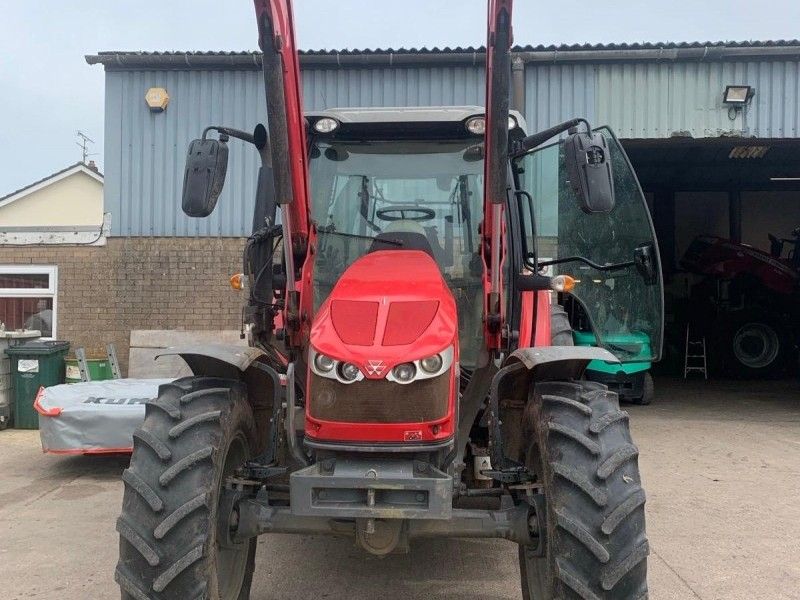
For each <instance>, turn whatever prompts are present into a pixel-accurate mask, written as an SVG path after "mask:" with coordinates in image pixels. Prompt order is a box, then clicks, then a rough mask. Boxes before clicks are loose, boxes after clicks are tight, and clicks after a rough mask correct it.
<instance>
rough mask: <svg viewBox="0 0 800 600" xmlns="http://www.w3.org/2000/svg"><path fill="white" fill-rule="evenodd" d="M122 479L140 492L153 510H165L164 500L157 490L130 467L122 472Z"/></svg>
mask: <svg viewBox="0 0 800 600" xmlns="http://www.w3.org/2000/svg"><path fill="white" fill-rule="evenodd" d="M122 481H124V482H125V483H127V484H128V485H129V486H130V487H131V488H132V489H133V490H134V491H135V492H136V493H137V494H139V495H140V496H141V497H142V498H143V499H144V501H145V502H147V504H148V505H149V506H150V509H151V510H152V511H153V512H161V511H162V510H164V502H163V500H161V498H160V497H159V495H158V494H157V493H156V491H155V490H154V489H153V488H151V487H150V486H149V485H148V484H147V482H146V481H145V480H144V479H142V478H141V477H139V475H137V474H136V472H134V471H133V470H131V469H130V468H128V469H125V470H124V471H123V472H122Z"/></svg>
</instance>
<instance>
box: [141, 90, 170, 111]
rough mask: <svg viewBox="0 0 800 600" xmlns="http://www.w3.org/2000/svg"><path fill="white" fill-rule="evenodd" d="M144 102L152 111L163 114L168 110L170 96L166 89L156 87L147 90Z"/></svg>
mask: <svg viewBox="0 0 800 600" xmlns="http://www.w3.org/2000/svg"><path fill="white" fill-rule="evenodd" d="M144 100H145V102H147V106H148V107H149V108H150V110H151V111H153V112H162V111H164V110H166V108H167V104H169V94H168V93H167V90H165V89H164V88H160V87H154V88H150V89H149V90H147V93H146V94H145V95H144Z"/></svg>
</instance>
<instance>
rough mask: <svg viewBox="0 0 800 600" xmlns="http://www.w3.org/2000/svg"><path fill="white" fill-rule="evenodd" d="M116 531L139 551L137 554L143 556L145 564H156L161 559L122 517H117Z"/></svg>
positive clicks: (154, 565) (153, 565)
mask: <svg viewBox="0 0 800 600" xmlns="http://www.w3.org/2000/svg"><path fill="white" fill-rule="evenodd" d="M117 533H119V534H120V536H122V537H123V538H125V539H126V540H127V542H128V543H129V544H130V545H131V546H133V547H134V548H136V549H137V550H138V551H139V554H141V555H142V556H144V559H145V560H146V561H147V564H149V565H150V566H151V567H156V566H158V563H159V562H160V561H161V559H160V558H159V556H158V553H157V552H156V551H155V549H154V548H152V547H151V546H150V544H148V543H147V540H145V539H144V538H143V537H142V536H141V535H139V534H138V533H137V532H136V530H135V529H134V528H133V526H132V525H130V524H129V523H128V522H127V521H125V519H123V518H122V517H120V518H118V519H117Z"/></svg>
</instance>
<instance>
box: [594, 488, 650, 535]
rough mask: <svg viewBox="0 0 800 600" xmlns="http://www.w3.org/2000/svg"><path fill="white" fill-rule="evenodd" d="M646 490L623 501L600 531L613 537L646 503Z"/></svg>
mask: <svg viewBox="0 0 800 600" xmlns="http://www.w3.org/2000/svg"><path fill="white" fill-rule="evenodd" d="M646 500H647V498H646V497H645V493H644V490H643V489H641V488H639V489H637V490H636V491H635V492H634V493H633V494H631V495H630V496H628V497H627V498H626V499H625V500H623V501H622V502H621V503H620V504H619V505H618V506H617V507H616V508H615V509H614V510H612V511H611V512H610V513H609V515H608V516H607V517H606V518H605V520H604V521H603V524H602V525H601V526H600V529H601V530H602V531H603V533H605V534H606V535H611V534H612V533H614V530H615V529H616V528H617V527H619V525H620V523H622V522H623V521H625V519H627V518H628V516H630V515H631V514H632V513H633V512H634V511H635V510H636V509H637V508H639V507H640V506H642V505H643V504H644V503H645V502H646Z"/></svg>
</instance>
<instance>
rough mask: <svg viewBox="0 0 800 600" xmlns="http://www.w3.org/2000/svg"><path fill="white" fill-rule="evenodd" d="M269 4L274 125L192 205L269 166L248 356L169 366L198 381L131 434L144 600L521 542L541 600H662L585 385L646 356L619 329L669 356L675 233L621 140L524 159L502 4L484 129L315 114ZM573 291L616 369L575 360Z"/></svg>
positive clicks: (197, 175)
mask: <svg viewBox="0 0 800 600" xmlns="http://www.w3.org/2000/svg"><path fill="white" fill-rule="evenodd" d="M255 5H256V15H257V19H258V27H259V34H260V46H261V49H262V50H263V69H264V78H265V87H266V97H267V120H268V123H269V128H268V129H266V128H264V127H262V126H258V127H256V129H255V131H254V133H253V134H249V133H244V132H242V131H238V130H235V129H231V128H226V127H222V126H213V127H209V128H208V129H207V130H206V132H205V133H204V135H203V137H202V139H199V140H195V141H194V142H192V144H191V146H190V151H189V157H188V160H187V167H186V173H185V179H184V196H183V208H184V211H185V212H186V213H187V214H189V215H191V216H196V217H203V216H207V215H208V214H210V213H211V211H212V210H213V209H214V206H215V204H216V201H217V197H218V196H219V193H220V191H221V189H222V185H223V181H224V177H225V170H226V163H227V145H226V143H227V141H228V140H229V139H230V138H231V137H234V138H239V139H241V140H244V141H245V142H249V143H251V144H252V145H254V146H255V148H256V149H257V150H258V151H259V153H260V155H261V159H262V169H261V176H260V182H259V187H258V193H257V199H256V207H255V215H254V226H253V234H252V236H251V237H250V238H249V240H248V242H247V244H246V248H245V252H244V272H243V274H242V276H241V278H234V280H233V283H234V284H235V285H236V286H237V287H239V286H240V282H241V284H242V286H243V287H245V288H246V293H247V298H248V299H247V303H246V306H245V309H244V312H243V321H244V323H245V325H246V326H245V330H246V334H247V336H248V338H249V342H250V345H249V348H239V347H233V348H228V347H224V346H214V345H210V346H198V347H192V348H177V349H170V350H169V351H168V353H171V354H177V355H180V356H182V357H183V359H184V360H185V361H186V363H187V364H188V365H189V367H190V368H191V370H192V372H193V373H194V375H193V376H192V377H187V378H184V379H180V380H177V381H175V382H174V383H172V384H169V385H164V386H162V387H161V389H160V392H159V397H158V399H157V400H155V401H154V402H153V403H151V404H149V405H148V406H147V416H146V418H145V421H144V424H143V426H142V427H141V429H139V430H137V432H136V433H135V434H134V452H133V457H132V460H131V465H130V468H128V469H127V470H126V471H125V473H124V475H123V479H124V482H125V496H124V500H123V507H122V515H121V516H120V518H119V520H118V523H117V528H118V531H119V533H120V560H119V563H118V566H117V570H116V580H117V582H118V583H119V585H120V587H121V589H122V597H123V598H124V599H136V600H141V599H146V598H154V599H161V600H164V599H167V598H170V599H174V598H187V599H188V598H220V599H223V600H237V599H238V600H242V599H246V598H248V597H249V593H250V586H251V580H252V577H253V572H254V557H255V551H256V536H257V535H259V534H262V533H284V534H287V533H294V534H319V533H327V534H332V535H342V536H351V537H352V538H353V539H354V540H355V542H356V544H358V545H359V546H360V547H361V548H363V549H364V550H365V551H367V552H370V553H372V554H376V555H385V554H387V553H391V552H406V551H409V542H410V541H411V540H414V539H418V538H432V537H443V536H452V537H479V538H504V539H507V540H509V541H511V542H513V543H516V544H518V546H519V565H520V571H521V587H522V594H523V596H524V598H527V599H539V600H550V599H555V598H583V599H584V600H589V599H617V600H623V599H624V600H641V599H642V598H645V597H646V596H647V580H646V557H647V555H648V543H647V539H646V535H645V516H644V503H645V494H644V491H643V489H642V485H641V479H640V476H639V469H638V466H637V455H638V450H637V448H636V446H635V445H634V444H633V442H632V441H631V436H630V432H629V427H628V415H627V413H625V412H623V411H621V410H620V409H619V404H618V399H617V395H616V394H614V393H612V392H609V391H608V390H607V389H606V388H605V386H603V385H601V384H598V383H594V382H588V381H584V380H582V379H581V375H582V373H583V371H584V369H585V367H586V365H587V364H588V363H589V362H590V361H592V360H604V361H618V360H619V361H623V362H624V361H626V360H629V359H630V357H629V356H627V355H626V353H625V352H618V353H617V355H616V356H615V354H614V350H615V348H614V345H613V344H608V343H607V340H608V339H613V338H614V336H615V335H616V334H618V333H620V330H621V328H622V327H624V326H627V325H635V328H636V330H637V331H640V332H643V333H644V334H646V335H647V336H648V337H649V345H648V347H649V348H650V350H651V355H650V356H648V357H646V358H647V359H650V360H654V359H657V358H658V354H659V352H660V348H661V338H662V322H663V316H662V315H663V306H662V304H663V300H662V283H661V275H660V269H659V258H658V254H657V248H656V245H655V239H654V232H653V227H652V224H651V221H650V216H649V213H648V211H647V208H646V205H645V202H644V198H643V196H642V192H641V189H640V187H639V184H638V182H637V180H636V177H635V175H634V173H633V171H632V169H631V166H630V163H629V162H628V160H627V157H626V155H625V153H624V152H623V150H622V147H621V146H620V144H619V142H618V141H617V140H616V138H615V137H614V136H613V134H612V133H611V132H610V131H609V130H608V129H599V130H594V131H593V130H592V129H591V128H590V126H589V124H588V123H587V122H586V121H585V120H583V119H573V120H571V121H569V122H567V123H564V124H561V125H559V126H555V127H553V128H551V129H548V130H546V131H543V132H539V133H534V134H532V135H528V134H527V132H526V130H525V128H526V125H525V122H524V120H523V118H522V116H521V115H520V114H518V113H516V112H513V111H509V106H508V98H509V83H510V66H511V65H510V60H511V56H510V48H511V13H512V2H511V0H491V1H490V2H489V11H488V39H487V58H486V67H487V71H486V73H487V89H486V107H485V108H484V107H477V106H474V107H471V106H467V107H438V108H437V107H433V108H402V109H401V108H397V109H393V108H375V109H361V108H342V109H330V110H326V111H323V112H321V113H315V114H303V112H302V103H301V95H300V79H299V67H298V58H297V53H296V48H295V40H294V32H293V23H292V12H291V5H290V2H289V0H256V2H255ZM211 132H215V133H214V134H213V135H212V134H211ZM561 134H566V136H565V138H564V139H563V140H562V141H560V142H556V143H553V144H551V145H549V146H544V147H543V144H545V143H546V142H548V141H549V140H551V139H552V138H555V137H557V136H559V135H561ZM566 294H569V295H570V296H571V297H572V298H574V299H575V300H576V301H578V302H580V303H581V306H582V307H583V308H584V310H585V312H586V315H587V319H588V321H589V323H590V324H591V327H592V330H593V332H594V334H595V338H596V344H597V346H596V347H579V346H573V344H572V335H571V333H570V332H569V324H568V323H565V322H564V320H565V318H566V314H565V313H564V311H563V310H561V309H560V306H559V305H558V304H554V303H553V302H552V300H553V299H557V298H559V297H562V296H563V295H566ZM623 314H624V315H625V323H623V322H622V321H621V320H620V315H623ZM609 349H610V351H609ZM635 360H641V357H640V356H636V357H635Z"/></svg>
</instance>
